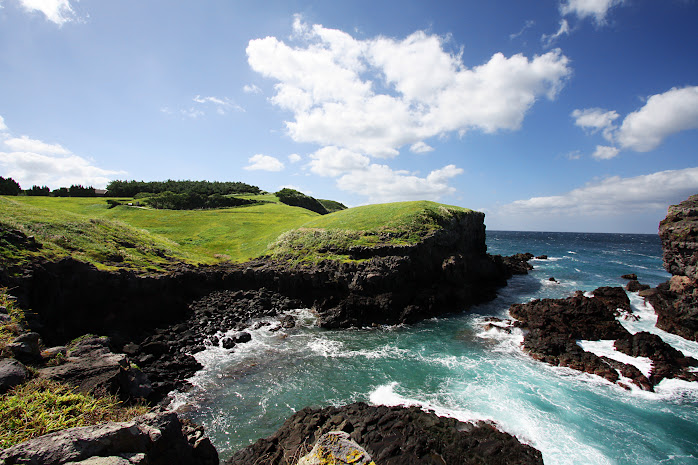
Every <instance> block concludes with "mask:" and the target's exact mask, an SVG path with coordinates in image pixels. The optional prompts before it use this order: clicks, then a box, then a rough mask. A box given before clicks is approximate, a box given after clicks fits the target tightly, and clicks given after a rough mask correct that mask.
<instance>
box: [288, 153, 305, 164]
mask: <svg viewBox="0 0 698 465" xmlns="http://www.w3.org/2000/svg"><path fill="white" fill-rule="evenodd" d="M301 160H302V157H301V156H300V155H298V154H297V153H292V154H291V155H289V156H288V161H290V162H291V163H298V162H299V161H301Z"/></svg>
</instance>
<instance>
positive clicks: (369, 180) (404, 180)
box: [337, 163, 463, 202]
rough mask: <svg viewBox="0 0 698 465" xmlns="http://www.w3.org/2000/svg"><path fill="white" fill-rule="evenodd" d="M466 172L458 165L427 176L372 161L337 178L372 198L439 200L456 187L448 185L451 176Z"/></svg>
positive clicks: (340, 183)
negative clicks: (362, 168) (358, 170)
mask: <svg viewBox="0 0 698 465" xmlns="http://www.w3.org/2000/svg"><path fill="white" fill-rule="evenodd" d="M462 172H463V170H462V169H460V168H456V167H455V166H454V165H448V166H445V167H443V168H441V169H439V170H434V171H432V172H431V173H429V174H428V175H427V177H426V178H420V177H418V176H416V175H414V174H411V173H409V172H407V171H402V170H399V171H394V170H392V169H390V167H388V166H386V165H379V164H375V163H374V164H371V165H370V166H369V167H368V168H367V169H365V170H363V171H361V172H358V173H356V172H353V173H348V174H345V175H344V176H342V177H340V178H339V179H338V180H337V187H339V188H340V189H342V190H345V191H348V192H353V193H357V194H363V195H366V196H368V200H369V202H395V201H402V200H422V199H427V200H439V199H440V198H441V197H443V196H445V195H449V194H453V193H454V192H455V191H456V189H455V188H454V187H451V186H449V185H448V181H449V180H450V178H452V177H454V176H457V175H459V174H461V173H462Z"/></svg>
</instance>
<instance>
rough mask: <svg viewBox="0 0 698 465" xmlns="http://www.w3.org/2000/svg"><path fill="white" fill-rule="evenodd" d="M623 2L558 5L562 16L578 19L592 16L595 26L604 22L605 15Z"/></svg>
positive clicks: (575, 0)
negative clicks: (573, 16) (571, 16)
mask: <svg viewBox="0 0 698 465" xmlns="http://www.w3.org/2000/svg"><path fill="white" fill-rule="evenodd" d="M623 1H624V0H568V1H567V3H563V4H561V5H560V12H561V13H562V15H563V16H567V15H570V14H573V15H575V16H577V17H578V18H579V19H584V18H587V17H589V16H593V17H594V19H595V20H596V23H597V24H603V23H605V22H606V15H607V14H608V12H609V10H610V9H611V8H613V7H614V6H617V5H620V4H622V3H623Z"/></svg>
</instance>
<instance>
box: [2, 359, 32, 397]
mask: <svg viewBox="0 0 698 465" xmlns="http://www.w3.org/2000/svg"><path fill="white" fill-rule="evenodd" d="M29 378H31V373H29V370H28V369H27V367H25V366H24V365H23V364H22V363H21V362H20V361H18V360H15V359H13V358H3V359H0V394H4V393H5V392H7V391H8V390H9V389H12V388H13V387H15V386H17V385H18V384H22V383H23V382H25V381H26V380H28V379H29Z"/></svg>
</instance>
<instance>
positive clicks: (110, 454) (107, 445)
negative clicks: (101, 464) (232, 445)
mask: <svg viewBox="0 0 698 465" xmlns="http://www.w3.org/2000/svg"><path fill="white" fill-rule="evenodd" d="M197 431H198V430H197V429H196V428H192V427H191V426H188V425H184V426H183V425H182V423H181V422H180V421H179V419H178V418H177V415H176V414H174V413H171V412H165V413H150V414H146V415H143V416H141V417H138V418H135V419H134V420H133V421H129V422H124V423H113V422H109V423H103V424H100V425H96V426H85V427H81V428H71V429H67V430H63V431H58V432H56V433H51V434H47V435H44V436H40V437H38V438H35V439H31V440H29V441H26V442H23V443H21V444H17V445H16V446H12V447H10V448H7V449H4V450H2V451H0V463H3V464H6V465H14V464H26V465H62V464H65V463H68V462H70V463H74V462H82V461H83V460H88V459H90V458H94V459H93V460H96V458H112V459H113V460H112V462H111V463H122V462H120V461H119V459H122V460H125V463H147V464H149V465H190V464H191V465H216V464H218V463H219V461H218V454H217V453H216V450H215V449H214V448H213V446H212V445H211V443H210V441H209V440H208V438H205V437H204V436H201V434H198V433H197ZM129 459H130V460H129ZM87 463H90V462H89V461H88V462H87ZM106 463H109V462H106Z"/></svg>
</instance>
